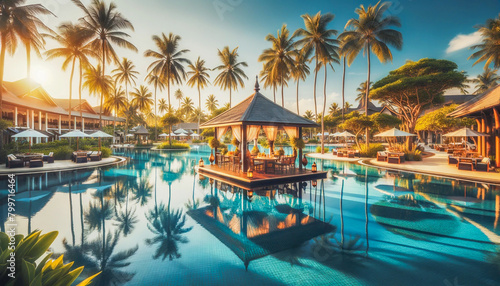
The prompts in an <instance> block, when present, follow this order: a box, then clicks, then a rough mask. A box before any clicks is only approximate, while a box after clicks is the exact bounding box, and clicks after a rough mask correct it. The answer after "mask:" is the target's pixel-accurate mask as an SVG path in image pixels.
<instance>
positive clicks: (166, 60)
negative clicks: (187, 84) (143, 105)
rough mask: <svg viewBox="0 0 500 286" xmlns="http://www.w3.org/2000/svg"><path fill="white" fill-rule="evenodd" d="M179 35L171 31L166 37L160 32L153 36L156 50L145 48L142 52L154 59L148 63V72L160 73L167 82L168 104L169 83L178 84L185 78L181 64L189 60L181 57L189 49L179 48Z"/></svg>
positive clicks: (188, 62)
mask: <svg viewBox="0 0 500 286" xmlns="http://www.w3.org/2000/svg"><path fill="white" fill-rule="evenodd" d="M180 40H181V37H180V36H178V35H174V34H172V33H170V34H168V37H167V36H166V35H165V34H164V33H162V34H161V36H156V35H154V36H153V42H154V43H155V45H156V47H157V48H158V51H153V50H147V51H145V52H144V56H145V57H151V58H153V59H154V61H153V62H152V63H151V64H150V65H149V67H148V72H149V73H153V74H157V75H160V77H161V79H162V81H163V82H164V83H166V84H167V94H168V105H169V106H171V104H170V84H171V83H176V84H180V83H181V82H182V80H185V79H186V72H185V71H184V66H183V64H190V63H191V62H190V61H189V60H188V59H186V58H183V57H182V56H183V54H185V53H187V52H189V50H186V49H184V50H179V41H180Z"/></svg>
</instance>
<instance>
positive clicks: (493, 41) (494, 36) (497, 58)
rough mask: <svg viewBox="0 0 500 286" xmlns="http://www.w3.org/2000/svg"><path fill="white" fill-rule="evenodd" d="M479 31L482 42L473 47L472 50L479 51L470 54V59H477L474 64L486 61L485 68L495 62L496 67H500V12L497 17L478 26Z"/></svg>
mask: <svg viewBox="0 0 500 286" xmlns="http://www.w3.org/2000/svg"><path fill="white" fill-rule="evenodd" d="M478 31H479V33H481V38H482V42H481V44H478V45H474V46H472V47H471V49H472V50H475V49H478V50H479V51H477V52H475V53H473V54H472V55H470V57H469V59H476V61H475V62H474V64H473V65H476V64H477V63H480V62H485V63H484V68H487V67H488V66H489V65H490V64H491V63H493V67H494V68H500V45H498V39H500V14H498V17H497V18H495V19H488V20H487V21H486V24H485V25H481V26H478Z"/></svg>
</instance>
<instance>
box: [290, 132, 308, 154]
mask: <svg viewBox="0 0 500 286" xmlns="http://www.w3.org/2000/svg"><path fill="white" fill-rule="evenodd" d="M290 145H291V146H292V148H293V156H294V157H295V158H297V149H300V150H302V149H304V148H305V147H306V144H305V143H304V140H303V139H302V138H297V137H292V138H290Z"/></svg>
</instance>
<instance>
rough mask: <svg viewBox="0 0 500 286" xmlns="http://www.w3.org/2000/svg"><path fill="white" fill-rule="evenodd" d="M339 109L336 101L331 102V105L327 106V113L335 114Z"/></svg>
mask: <svg viewBox="0 0 500 286" xmlns="http://www.w3.org/2000/svg"><path fill="white" fill-rule="evenodd" d="M339 110H340V107H339V105H338V104H337V103H336V102H333V103H332V105H330V107H329V108H328V115H330V116H335V115H336V114H337V113H338V112H339Z"/></svg>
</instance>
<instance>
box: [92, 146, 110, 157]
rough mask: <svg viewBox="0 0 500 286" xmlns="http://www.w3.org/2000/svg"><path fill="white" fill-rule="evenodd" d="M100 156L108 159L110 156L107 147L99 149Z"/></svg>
mask: <svg viewBox="0 0 500 286" xmlns="http://www.w3.org/2000/svg"><path fill="white" fill-rule="evenodd" d="M96 150H97V149H96ZM96 150H94V151H96ZM101 154H102V157H103V158H109V156H111V149H110V148H108V147H101Z"/></svg>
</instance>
